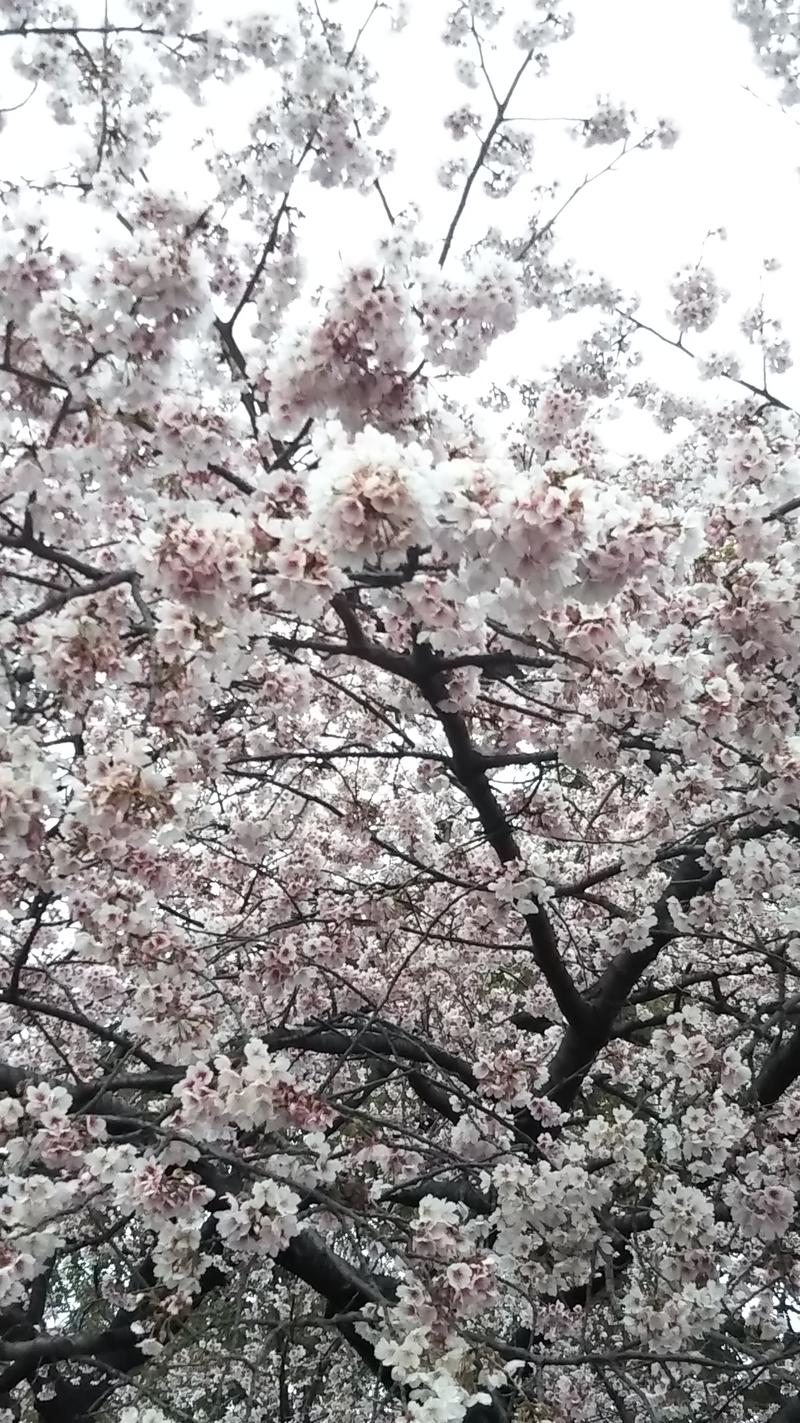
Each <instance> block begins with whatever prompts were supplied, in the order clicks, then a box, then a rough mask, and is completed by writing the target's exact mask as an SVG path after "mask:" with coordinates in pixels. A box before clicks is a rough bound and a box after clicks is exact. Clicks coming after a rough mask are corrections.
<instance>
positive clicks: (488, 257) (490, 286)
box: [420, 248, 522, 375]
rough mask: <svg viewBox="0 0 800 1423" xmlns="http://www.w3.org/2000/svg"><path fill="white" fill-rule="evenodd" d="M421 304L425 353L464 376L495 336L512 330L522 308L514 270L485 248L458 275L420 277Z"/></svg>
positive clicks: (520, 291) (509, 264) (473, 366)
mask: <svg viewBox="0 0 800 1423" xmlns="http://www.w3.org/2000/svg"><path fill="white" fill-rule="evenodd" d="M420 305H421V320H422V330H423V335H424V341H425V352H426V354H427V356H428V357H429V359H430V360H431V361H432V362H433V364H434V365H436V366H443V367H444V368H445V369H446V370H450V371H455V372H457V373H458V374H459V375H469V374H470V372H472V371H474V370H476V369H477V368H478V366H479V365H480V364H481V362H482V361H483V360H484V358H485V356H486V355H487V353H488V348H489V345H490V344H491V342H492V341H494V340H495V339H496V338H497V337H498V336H501V335H503V334H504V333H505V332H508V331H513V329H514V327H515V326H516V324H517V320H518V317H519V314H520V311H521V309H522V287H521V283H520V277H519V273H518V271H517V269H516V267H515V265H514V263H513V262H511V261H510V260H509V259H508V258H507V257H505V256H503V255H502V254H501V253H499V252H493V251H492V250H491V249H490V248H486V249H481V250H480V251H479V252H477V253H475V254H474V255H473V256H471V257H470V259H469V264H468V266H466V267H465V269H464V271H463V272H462V273H461V274H460V275H459V276H457V277H449V276H442V275H441V274H440V273H438V272H437V273H436V274H435V275H431V276H429V277H423V278H422V280H421V282H420Z"/></svg>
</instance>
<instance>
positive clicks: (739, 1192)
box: [723, 1179, 797, 1240]
mask: <svg viewBox="0 0 800 1423" xmlns="http://www.w3.org/2000/svg"><path fill="white" fill-rule="evenodd" d="M723 1196H724V1198H725V1201H726V1202H727V1204H728V1205H729V1206H730V1208H731V1218H732V1219H733V1222H734V1224H735V1225H737V1226H738V1227H739V1229H740V1230H741V1232H742V1234H743V1235H744V1236H745V1238H746V1239H751V1240H753V1239H755V1240H777V1239H779V1238H780V1236H782V1235H785V1233H786V1231H787V1230H788V1228H789V1226H790V1225H791V1223H792V1221H793V1219H794V1214H795V1210H796V1208H797V1197H796V1194H795V1192H794V1191H790V1190H789V1188H788V1186H785V1185H783V1184H782V1183H781V1182H780V1181H776V1180H769V1179H767V1180H766V1181H764V1183H763V1184H762V1185H760V1186H749V1185H745V1184H744V1183H742V1182H740V1181H729V1182H728V1183H727V1185H726V1186H725V1187H724V1188H723Z"/></svg>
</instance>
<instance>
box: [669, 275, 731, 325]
mask: <svg viewBox="0 0 800 1423" xmlns="http://www.w3.org/2000/svg"><path fill="white" fill-rule="evenodd" d="M670 295H671V296H672V297H673V299H674V301H675V306H674V309H673V312H672V320H673V321H674V322H675V325H676V326H677V327H679V328H680V330H681V331H707V330H708V328H709V326H711V324H712V322H713V321H714V320H715V318H716V316H717V314H718V312H719V309H720V306H721V305H722V303H723V302H724V301H725V300H727V295H728V294H727V292H725V291H723V289H722V288H721V287H720V286H719V284H718V282H717V279H716V277H715V276H714V274H713V272H711V271H710V269H709V268H708V267H701V266H698V267H694V268H692V269H689V270H687V271H684V272H679V273H678V275H677V276H676V277H675V279H674V281H673V282H672V284H671V286H670Z"/></svg>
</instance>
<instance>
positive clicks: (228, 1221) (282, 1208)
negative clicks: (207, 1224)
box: [217, 1181, 300, 1259]
mask: <svg viewBox="0 0 800 1423" xmlns="http://www.w3.org/2000/svg"><path fill="white" fill-rule="evenodd" d="M299 1208H300V1197H299V1196H298V1195H297V1194H296V1193H295V1192H294V1191H292V1190H290V1188H289V1187H288V1186H282V1185H280V1184H279V1183H278V1182H277V1181H257V1182H256V1184H255V1185H254V1187H253V1189H252V1191H251V1192H250V1195H249V1196H245V1197H242V1198H239V1199H232V1200H231V1205H230V1206H229V1207H228V1208H227V1209H226V1210H224V1211H220V1212H219V1214H218V1216H217V1231H218V1232H219V1236H220V1238H221V1239H222V1240H223V1241H224V1242H225V1244H226V1245H228V1246H229V1247H230V1248H231V1249H232V1250H241V1251H244V1252H246V1253H251V1254H254V1255H269V1256H272V1258H273V1259H274V1258H275V1256H276V1255H279V1254H280V1252H281V1251H282V1250H283V1249H285V1247H286V1246H287V1245H288V1244H289V1241H290V1240H291V1239H292V1238H293V1237H294V1236H295V1235H297V1233H298V1231H299V1229H300V1223H299V1221H298V1218H297V1212H298V1210H299Z"/></svg>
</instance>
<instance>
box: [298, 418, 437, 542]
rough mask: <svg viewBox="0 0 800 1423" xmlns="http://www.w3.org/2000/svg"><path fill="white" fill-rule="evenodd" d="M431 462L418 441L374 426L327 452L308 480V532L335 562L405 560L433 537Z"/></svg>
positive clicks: (433, 507) (339, 443)
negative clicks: (401, 438) (407, 441)
mask: <svg viewBox="0 0 800 1423" xmlns="http://www.w3.org/2000/svg"><path fill="white" fill-rule="evenodd" d="M431 482H432V481H431V464H430V459H429V457H427V456H426V455H425V454H424V453H423V451H422V449H421V448H420V447H419V446H418V445H415V444H409V445H401V444H400V443H399V442H398V441H397V440H395V439H394V437H393V436H392V435H387V434H381V433H379V432H378V431H377V430H375V429H372V428H370V427H367V429H365V430H363V431H362V432H361V433H360V434H358V435H356V436H355V438H354V440H353V441H352V444H345V443H344V442H342V441H341V440H337V442H336V443H334V444H332V445H329V447H328V448H327V450H326V449H323V450H322V451H321V453H320V459H319V465H318V467H317V469H316V470H314V472H313V474H312V475H311V477H310V479H309V484H308V523H307V526H306V527H307V531H308V536H309V537H310V538H312V539H315V540H316V541H317V542H318V543H319V545H320V546H321V547H322V548H323V549H324V550H325V552H326V553H327V554H328V557H329V558H330V559H331V560H332V561H333V562H335V563H337V564H339V565H340V566H342V567H346V568H359V567H362V566H363V565H364V564H365V563H374V562H375V561H376V560H377V559H381V560H382V561H383V562H385V563H386V564H387V565H389V566H391V565H392V564H395V563H398V562H401V561H402V559H403V558H404V556H405V554H406V553H407V552H408V550H409V548H412V547H413V546H414V545H422V544H425V543H426V542H428V541H429V538H430V530H431V526H432V523H433V519H434V515H435V502H434V496H433V494H432V490H431Z"/></svg>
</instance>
